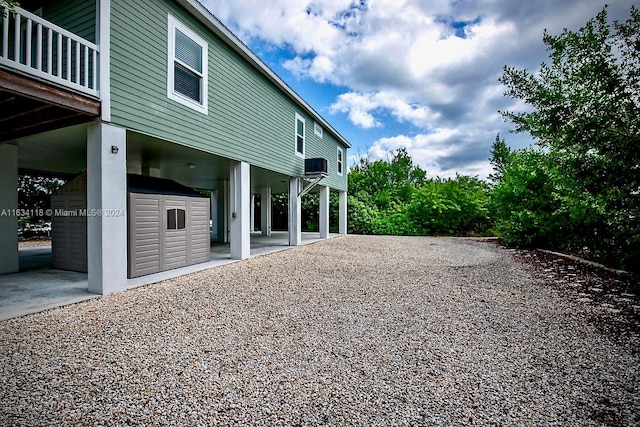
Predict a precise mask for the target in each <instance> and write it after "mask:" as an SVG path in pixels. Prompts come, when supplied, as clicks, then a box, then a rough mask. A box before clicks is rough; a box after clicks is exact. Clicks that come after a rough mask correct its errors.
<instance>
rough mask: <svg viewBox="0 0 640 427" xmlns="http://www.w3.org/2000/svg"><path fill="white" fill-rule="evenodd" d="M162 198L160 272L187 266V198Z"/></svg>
mask: <svg viewBox="0 0 640 427" xmlns="http://www.w3.org/2000/svg"><path fill="white" fill-rule="evenodd" d="M161 197H163V198H164V210H163V220H164V221H163V222H164V239H163V242H162V244H163V248H164V251H163V252H164V259H163V267H162V270H170V269H172V268H178V267H184V266H186V265H187V208H188V206H187V205H188V202H187V197H182V196H161Z"/></svg>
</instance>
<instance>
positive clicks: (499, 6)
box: [204, 0, 630, 176]
mask: <svg viewBox="0 0 640 427" xmlns="http://www.w3.org/2000/svg"><path fill="white" fill-rule="evenodd" d="M204 4H205V6H207V7H208V8H209V9H210V10H211V11H212V12H213V13H214V14H215V15H216V16H217V17H218V18H220V19H221V20H222V21H223V22H225V24H227V25H229V26H230V28H231V29H232V31H234V32H235V33H236V34H238V35H239V37H241V38H242V39H243V40H244V41H245V42H247V43H248V44H251V41H252V40H253V39H260V40H261V41H263V42H266V43H267V44H270V45H272V46H273V47H275V48H278V49H285V50H286V52H287V56H288V58H287V59H285V60H283V63H282V65H283V66H284V67H285V68H286V69H288V70H289V71H291V72H292V73H293V74H294V75H296V76H298V77H299V78H301V79H310V80H313V81H316V82H323V83H326V82H328V83H333V84H336V85H339V86H341V87H346V88H347V89H346V90H345V92H344V93H343V94H342V95H340V96H338V98H337V99H336V100H335V101H334V102H333V104H332V105H330V106H322V107H321V108H319V109H323V108H327V107H328V110H329V111H330V112H331V113H332V114H343V115H344V116H345V117H346V118H347V119H348V120H349V121H350V122H351V123H352V124H353V125H354V126H357V127H359V128H361V129H364V130H369V131H371V130H378V131H385V130H387V129H392V128H393V129H398V128H401V127H402V126H389V125H388V124H387V123H386V122H387V121H388V120H390V119H391V120H395V121H396V122H397V123H399V124H400V125H407V124H410V125H412V126H413V129H411V130H407V131H402V130H401V131H399V132H397V133H398V134H396V135H388V137H387V138H382V139H378V140H376V141H371V140H369V141H365V142H364V143H365V144H368V145H369V146H371V149H372V150H373V151H372V152H371V153H370V154H376V155H378V154H379V155H383V154H385V155H386V152H384V150H386V149H388V148H389V147H396V146H397V145H398V144H406V145H405V146H407V147H410V148H411V151H410V152H411V154H412V156H416V157H415V158H416V159H418V160H419V163H420V164H421V165H424V166H426V167H427V169H428V170H434V171H439V172H441V173H443V174H451V173H452V171H454V170H458V171H461V172H462V171H467V172H469V173H477V174H480V175H481V176H483V171H486V169H487V167H488V163H487V160H486V156H485V159H482V156H483V155H485V154H486V153H488V151H489V146H490V144H491V142H492V141H493V140H494V138H495V135H496V133H498V132H500V133H501V135H502V136H507V130H508V129H511V128H512V126H511V125H510V124H509V123H504V122H503V121H502V119H501V117H500V116H499V115H498V114H497V110H510V109H512V108H523V107H524V106H523V105H522V104H521V103H517V102H514V101H513V100H510V99H507V98H505V97H504V96H503V91H504V88H503V87H502V86H501V85H500V84H499V83H498V82H497V79H498V77H500V75H501V74H502V67H503V66H504V65H509V66H515V67H517V68H521V69H522V68H526V69H528V70H530V71H535V70H536V69H537V68H538V66H539V64H540V63H541V62H542V61H547V60H548V56H547V55H548V52H546V50H545V46H544V45H543V43H542V34H543V30H544V29H545V28H546V29H548V30H549V31H550V32H551V33H552V34H557V33H559V32H560V31H562V29H563V27H567V28H572V29H578V28H579V27H580V26H582V25H584V23H585V22H586V21H587V19H589V18H591V17H593V16H595V15H596V14H597V13H598V12H599V11H600V10H602V7H603V3H602V2H601V0H567V1H562V2H558V1H555V0H537V1H522V2H521V1H513V0H477V1H473V2H469V1H458V0H449V1H441V2H426V1H424V0H368V1H366V2H365V1H355V0H301V1H290V0H270V1H269V2H268V6H267V5H266V4H265V3H263V2H258V1H256V0H216V1H213V0H204ZM629 7H630V5H629V3H628V0H611V1H609V8H608V10H609V15H610V18H611V19H626V18H627V17H628V12H629ZM416 130H417V132H418V133H419V135H413V133H411V132H416ZM405 135H411V136H405ZM511 139H512V138H511V136H508V138H507V142H510V140H511ZM513 139H514V140H516V141H523V140H525V139H526V138H524V137H522V136H520V137H516V138H513ZM480 144H483V145H482V147H480V148H478V147H479V145H480Z"/></svg>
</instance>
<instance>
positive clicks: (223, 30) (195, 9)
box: [176, 0, 351, 148]
mask: <svg viewBox="0 0 640 427" xmlns="http://www.w3.org/2000/svg"><path fill="white" fill-rule="evenodd" d="M176 2H177V3H178V4H180V5H181V6H182V7H184V8H185V9H186V10H187V11H189V12H190V13H191V14H192V15H193V16H195V17H196V18H198V20H199V21H200V22H202V23H203V24H205V25H206V26H207V28H209V29H210V30H212V31H213V33H214V34H216V35H217V36H218V37H220V38H221V39H222V40H224V41H225V42H226V43H227V44H228V45H229V46H231V48H232V49H233V50H235V51H236V52H237V53H238V54H240V56H241V57H243V58H244V59H246V60H247V61H248V62H249V63H250V64H252V65H253V66H254V67H255V68H256V69H257V70H258V71H260V72H261V73H262V74H263V75H264V76H265V77H266V78H267V79H269V80H270V81H271V82H273V83H274V84H275V85H276V86H278V87H279V88H280V89H281V90H282V91H283V92H284V93H285V94H286V95H287V96H288V97H289V98H291V100H293V101H294V102H295V103H296V104H298V105H299V106H300V107H302V108H303V109H304V110H305V111H306V112H307V113H309V114H310V115H311V117H313V118H314V120H316V121H317V122H318V123H321V124H322V125H323V126H324V128H325V129H327V130H328V131H329V132H331V134H333V136H334V137H335V138H336V139H337V140H338V141H339V142H340V143H342V144H343V145H344V146H345V147H347V148H351V144H350V143H349V141H347V140H346V139H345V138H344V137H343V136H342V135H340V133H338V131H337V130H335V129H334V128H333V126H331V125H330V124H329V123H328V122H327V121H326V120H325V119H324V118H323V117H322V116H321V115H320V114H318V113H317V112H316V111H315V110H314V109H313V108H312V107H311V106H310V105H309V104H308V103H307V102H306V101H305V100H304V99H302V98H301V97H300V95H298V94H297V93H296V92H295V91H294V90H293V89H291V87H289V85H288V84H286V83H285V82H284V80H282V79H281V78H280V77H279V76H278V75H277V74H276V73H274V72H273V70H272V69H271V68H269V66H268V65H267V64H265V63H264V61H262V60H261V59H260V58H258V56H256V54H255V53H253V52H252V51H251V49H249V47H248V46H247V45H245V44H244V43H243V42H242V41H241V40H240V39H239V38H238V37H237V36H236V35H235V34H233V33H232V32H231V31H230V30H229V29H228V28H227V27H225V26H224V24H223V23H222V22H220V20H218V18H216V17H215V16H214V15H213V14H212V13H211V12H209V10H207V8H206V7H204V6H203V5H202V3H200V2H199V1H197V0H176Z"/></svg>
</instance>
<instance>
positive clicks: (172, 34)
mask: <svg viewBox="0 0 640 427" xmlns="http://www.w3.org/2000/svg"><path fill="white" fill-rule="evenodd" d="M176 30H180V32H181V33H182V34H184V35H185V36H187V37H189V38H190V39H191V40H193V41H194V42H196V43H197V44H199V45H200V47H202V75H201V77H202V80H201V81H202V87H201V90H202V103H199V102H197V101H194V100H193V99H191V98H189V97H187V96H184V95H182V94H180V93H178V92H176V91H175V90H174V61H175V52H176ZM167 33H168V34H167V46H168V50H167V97H168V98H169V99H172V100H174V101H176V102H178V103H180V104H182V105H184V106H186V107H189V108H192V109H194V110H196V111H199V112H201V113H202V114H208V113H209V107H208V106H209V98H208V95H207V94H208V90H207V89H208V86H209V81H208V70H209V66H208V56H209V46H208V44H207V42H206V41H205V40H204V39H203V38H202V37H200V36H199V35H197V34H196V33H195V32H193V31H192V30H191V29H189V28H188V27H187V26H186V25H184V24H183V23H182V22H180V21H178V20H177V19H176V18H174V17H173V16H171V14H169V15H168V31H167ZM181 64H182V63H181ZM182 65H185V66H186V64H182ZM189 68H190V67H189Z"/></svg>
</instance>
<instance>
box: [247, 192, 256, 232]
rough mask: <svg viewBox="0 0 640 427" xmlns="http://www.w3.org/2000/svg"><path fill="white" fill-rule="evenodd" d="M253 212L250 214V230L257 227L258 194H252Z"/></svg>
mask: <svg viewBox="0 0 640 427" xmlns="http://www.w3.org/2000/svg"><path fill="white" fill-rule="evenodd" d="M250 206H251V213H250V214H249V230H251V231H255V229H256V196H255V194H252V195H251V204H250Z"/></svg>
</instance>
